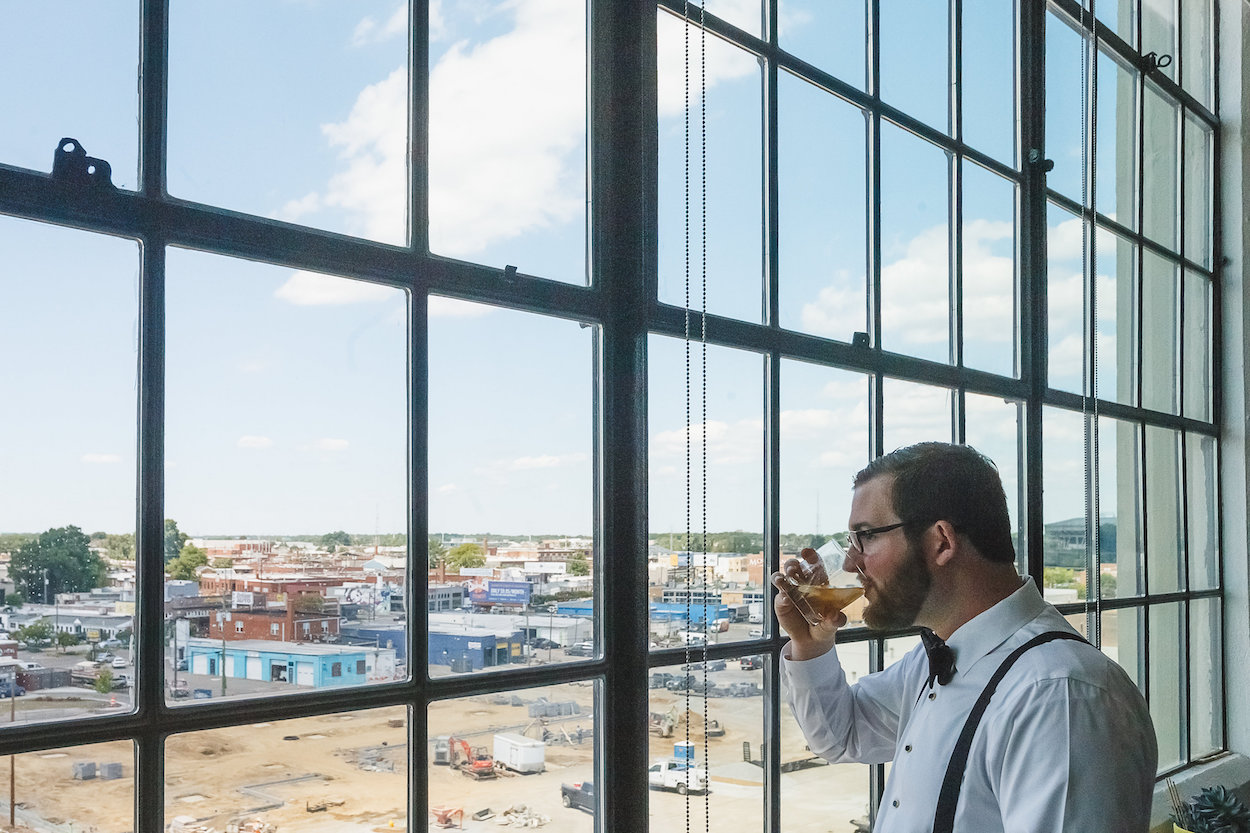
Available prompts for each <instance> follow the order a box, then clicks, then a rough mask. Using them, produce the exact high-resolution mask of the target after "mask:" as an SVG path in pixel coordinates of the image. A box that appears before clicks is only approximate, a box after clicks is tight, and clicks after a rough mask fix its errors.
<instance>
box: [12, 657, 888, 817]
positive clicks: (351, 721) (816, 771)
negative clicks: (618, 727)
mask: <svg viewBox="0 0 1250 833" xmlns="http://www.w3.org/2000/svg"><path fill="white" fill-rule="evenodd" d="M666 670H669V669H666ZM671 670H674V671H675V670H676V669H671ZM698 676H700V677H701V675H698ZM710 678H711V680H712V681H713V682H716V683H717V684H719V685H726V684H728V683H731V682H735V681H748V680H749V681H754V682H762V673H761V672H760V671H742V670H740V669H739V668H738V667H737V666H736V665H735V664H732V663H731V664H730V665H729V667H728V668H727V669H726V670H724V671H718V672H713V673H712V674H711V675H710ZM593 693H594V688H593V686H592V685H590V684H582V685H567V686H559V687H552V688H547V689H536V690H527V691H521V692H517V693H516V694H515V696H514V695H496V696H484V697H475V698H468V699H465V700H456V701H450V702H441V703H436V704H434V705H433V706H432V707H431V709H430V715H429V719H430V735H431V737H435V736H438V735H444V734H446V735H457V736H460V737H463V738H464V739H465V741H466V742H467V743H468V744H469V745H470V746H471V747H478V746H482V747H485V748H486V750H487V751H493V739H494V734H495V733H496V732H514V733H521V734H524V735H526V736H527V737H531V738H535V739H541V738H543V736H544V732H545V733H546V739H547V745H546V748H545V762H546V771H544V772H541V773H535V774H527V775H518V774H510V775H503V776H500V777H497V778H493V779H490V780H484V781H477V780H474V779H472V778H470V777H468V776H466V775H464V774H463V773H461V772H459V771H457V770H454V769H451V768H449V767H447V766H435V765H431V766H430V768H429V772H428V774H427V778H428V783H429V796H430V805H431V807H432V808H444V809H447V810H456V809H459V810H462V811H463V816H462V818H463V824H464V829H466V830H478V831H486V830H493V829H500V826H501V822H506V820H507V819H508V818H509V816H508V815H507V813H506V811H507V810H508V809H509V808H513V809H516V810H518V812H516V813H514V814H512V816H511V818H512V819H513V821H514V822H515V823H516V826H520V825H521V824H522V823H524V824H526V825H527V826H531V825H532V826H538V827H541V828H542V829H543V830H546V831H550V833H589V831H591V830H593V819H592V817H591V815H590V814H589V813H587V812H585V811H582V810H578V809H568V808H565V807H563V806H562V804H561V800H560V784H561V783H562V782H568V783H572V782H575V781H582V780H585V779H588V778H592V777H593V765H594V762H593V754H594V748H595V744H594V740H593V737H592V735H591V733H592V731H593V727H594V725H595V716H594V715H593V713H592V707H593ZM650 699H651V703H650V708H651V710H652V711H654V712H659V713H668V714H672V715H676V716H677V718H678V722H677V725H676V727H675V729H674V732H673V735H672V736H671V737H658V736H655V735H653V736H652V737H651V739H650V752H651V757H652V758H653V759H657V758H664V757H670V756H672V755H673V753H674V743H676V742H680V741H684V740H685V739H686V738H687V720H686V719H685V718H684V715H685V713H686V710H687V709H689V710H690V719H689V721H688V722H689V739H690V741H691V742H692V743H693V744H694V747H695V755H696V757H697V758H698V759H700V760H701V759H703V758H704V754H705V752H704V750H705V741H704V738H703V713H704V712H705V711H706V712H707V717H708V719H709V720H715V721H716V723H717V724H719V728H721V729H723V730H724V734H723V735H719V734H718V735H714V736H712V737H709V738H708V739H707V741H706V755H707V758H708V760H710V763H711V766H710V774H711V785H712V787H711V793H710V795H709V796H708V797H707V801H706V806H707V807H708V808H710V812H711V814H712V817H711V820H710V823H711V827H713V828H714V829H721V830H753V829H756V830H757V829H761V828H762V826H763V777H762V774H763V771H762V769H761V768H760V767H759V766H758V765H756V764H754V763H750V762H748V761H747V760H744V759H745V758H747V757H749V758H752V759H755V760H758V759H759V758H760V757H761V751H760V750H761V743H762V741H763V738H764V728H763V719H764V718H763V698H762V697H760V696H753V697H718V698H712V699H710V700H706V701H705V700H704V699H703V698H702V697H698V696H691V697H690V698H689V700H687V698H686V697H685V695H684V694H683V693H681V692H670V691H667V690H664V689H654V690H652V691H651V698H650ZM550 704H576V706H575V707H574V706H568V705H566V706H559V705H556V706H554V707H553V706H551V705H550ZM560 709H562V710H563V711H564V713H563V714H555V715H552V716H541V713H542V712H543V711H556V710H560ZM570 712H571V713H570ZM404 721H405V715H404V710H403V709H399V708H396V709H385V710H375V711H367V712H356V713H352V714H347V715H328V716H323V717H317V718H308V719H301V720H292V721H284V722H275V723H270V724H264V723H261V724H253V725H248V726H241V727H237V728H233V729H228V730H218V731H212V732H201V733H194V734H188V735H182V736H179V737H175V738H171V739H170V741H169V743H168V747H167V758H166V770H167V773H166V774H167V779H166V781H167V787H166V800H167V806H166V822H167V823H168V822H169V821H171V820H173V819H174V818H175V817H178V816H183V817H188V818H189V819H194V820H195V823H196V824H199V825H203V826H204V827H205V828H214V829H215V830H216V831H218V833H222V832H223V831H225V829H226V826H227V824H229V823H231V822H237V821H238V820H240V819H261V820H263V821H264V822H266V823H268V824H272V825H274V826H275V827H276V829H277V830H279V831H294V830H298V831H300V832H301V833H355V831H360V832H361V833H364V831H371V832H372V833H389V831H394V830H406V829H409V828H412V829H426V828H427V820H425V819H422V820H420V821H419V823H416V824H411V825H410V824H409V823H408V820H407V819H406V818H405V813H406V811H405V806H406V789H407V776H406V763H405V759H406V755H407V748H406V744H405V739H406V729H405V725H404ZM579 728H580V729H581V730H582V735H581V743H578V742H577V738H578V733H577V730H578V729H579ZM747 744H749V746H746V745H747ZM782 746H783V752H782V761H783V763H787V764H788V763H791V762H799V763H800V764H801V763H802V762H805V761H807V762H810V763H812V764H813V765H811V766H809V767H806V768H799V769H796V770H795V771H792V772H787V773H784V774H783V775H782V784H781V788H782V806H783V818H784V823H785V828H786V830H787V831H792V832H793V833H848V831H850V830H851V829H852V827H851V825H850V823H849V820H850V819H851V818H854V817H858V816H861V815H863V811H864V803H865V801H866V796H867V769H866V768H865V767H855V766H828V765H824V764H823V763H821V762H815V761H812V760H811V758H812V756H811V753H810V752H807V751H806V750H805V748H804V743H803V739H802V736H801V735H800V734H799V732H798V730H797V728H796V727H795V726H794V724H793V722H792V721H791V720H790V718H789V716H788V715H787V716H786V718H785V720H784V721H783V732H782ZM432 757H433V756H432V754H431V758H432ZM81 762H96V763H98V764H103V763H107V762H119V763H121V764H122V765H123V777H121V778H118V779H116V780H102V779H100V778H96V779H93V780H76V779H75V778H74V777H73V765H74V764H75V763H81ZM133 769H134V767H133V756H132V753H131V750H130V747H129V745H128V744H111V745H108V746H97V747H89V748H80V749H72V750H66V751H64V752H58V753H43V754H30V755H24V756H20V757H19V758H18V760H17V778H16V788H17V799H18V801H19V814H18V821H19V829H30V828H34V829H42V830H47V831H57V833H69V831H70V830H71V827H70V825H71V824H72V830H73V831H75V832H76V833H90V832H91V831H95V832H96V833H127V831H130V830H132V829H133V822H132V812H133V810H132V807H133V800H134V799H133V792H132V791H133V786H132V778H133ZM6 774H7V767H6V766H5V765H4V763H3V762H2V761H0V808H3V809H0V816H2V817H3V821H5V822H7V812H4V810H7V798H8V796H7V795H4V794H3V793H4V792H5V790H4V781H5V780H6V779H5V778H4V776H5V775H6ZM840 795H841V796H842V797H839V796H840ZM650 798H651V805H650V806H651V816H652V825H651V828H652V829H653V830H657V831H664V830H673V829H681V828H683V827H684V826H685V820H686V813H687V800H686V798H684V797H682V796H679V795H677V794H676V793H668V792H659V791H652V792H651V793H650ZM800 800H801V801H802V802H803V803H804V806H805V809H804V811H803V812H802V813H798V812H795V813H794V814H793V815H791V814H790V810H789V808H791V807H794V806H796V805H797V804H798V803H799V802H800ZM522 807H523V808H524V810H520V808H522ZM704 807H705V801H704V797H703V796H700V795H692V796H690V800H689V812H690V822H691V824H692V825H693V826H694V827H695V828H696V829H702V827H703V825H704V812H705V810H704ZM479 811H487V812H489V813H491V814H493V817H491V818H487V819H483V820H476V819H474V818H473V815H474V814H475V813H478V812H479ZM456 818H457V821H459V820H460V818H461V816H460V815H459V814H457V816H456ZM23 823H24V825H25V826H22V825H23ZM3 826H4V825H3V824H0V827H3ZM429 829H438V828H434V827H433V826H430V827H429Z"/></svg>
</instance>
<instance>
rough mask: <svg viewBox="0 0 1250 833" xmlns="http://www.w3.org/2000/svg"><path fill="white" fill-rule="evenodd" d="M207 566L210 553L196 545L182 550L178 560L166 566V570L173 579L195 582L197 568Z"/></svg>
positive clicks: (187, 546)
mask: <svg viewBox="0 0 1250 833" xmlns="http://www.w3.org/2000/svg"><path fill="white" fill-rule="evenodd" d="M207 564H208V553H206V552H204V550H202V549H200V548H199V547H197V546H195V545H194V544H187V545H186V546H184V547H183V548H182V552H180V553H178V557H177V558H175V559H174V560H173V561H170V562H169V563H168V564H166V565H165V570H166V572H168V573H169V577H170V578H172V579H176V580H178V581H194V580H195V568H196V567H204V566H206V565H207Z"/></svg>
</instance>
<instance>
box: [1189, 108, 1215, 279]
mask: <svg viewBox="0 0 1250 833" xmlns="http://www.w3.org/2000/svg"><path fill="white" fill-rule="evenodd" d="M1211 140H1212V134H1211V131H1209V130H1207V128H1206V127H1205V126H1204V125H1203V124H1202V122H1200V121H1198V120H1197V119H1196V118H1194V117H1193V116H1186V117H1185V257H1187V258H1189V259H1190V260H1192V261H1194V262H1195V263H1198V264H1200V265H1202V266H1206V267H1208V268H1210V266H1211V178H1212V175H1213V171H1212V167H1211Z"/></svg>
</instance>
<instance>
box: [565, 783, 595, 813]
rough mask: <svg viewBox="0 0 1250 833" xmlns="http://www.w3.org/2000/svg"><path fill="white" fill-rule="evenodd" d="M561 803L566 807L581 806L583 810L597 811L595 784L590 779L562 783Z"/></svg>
mask: <svg viewBox="0 0 1250 833" xmlns="http://www.w3.org/2000/svg"><path fill="white" fill-rule="evenodd" d="M560 803H561V804H563V805H564V806H565V807H580V808H581V809H583V810H589V811H590V812H592V813H593V812H594V811H595V785H594V784H592V783H590V782H589V781H582V782H581V783H580V784H561V785H560Z"/></svg>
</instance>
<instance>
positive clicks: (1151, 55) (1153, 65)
mask: <svg viewBox="0 0 1250 833" xmlns="http://www.w3.org/2000/svg"><path fill="white" fill-rule="evenodd" d="M1141 60H1142V64H1144V65H1145V67H1146V72H1154V71H1155V70H1158V69H1163V68H1164V67H1169V66H1171V65H1172V56H1171V55H1160V54H1159V53H1158V52H1147V53H1146V54H1145V55H1142V56H1141Z"/></svg>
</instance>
